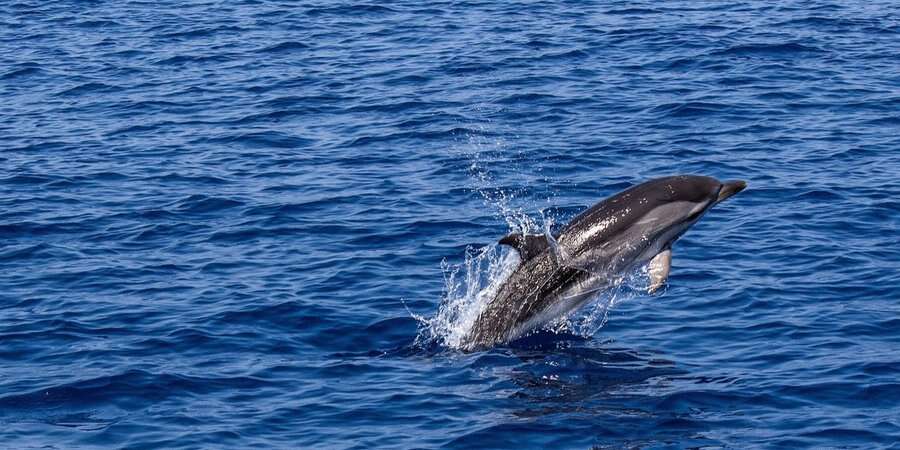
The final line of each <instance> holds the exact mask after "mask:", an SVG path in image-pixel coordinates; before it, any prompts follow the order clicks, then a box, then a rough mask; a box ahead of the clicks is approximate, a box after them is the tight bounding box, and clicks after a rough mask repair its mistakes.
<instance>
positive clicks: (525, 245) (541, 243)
mask: <svg viewBox="0 0 900 450" xmlns="http://www.w3.org/2000/svg"><path fill="white" fill-rule="evenodd" d="M499 243H500V244H503V245H508V246H510V247H512V248H514V249H516V251H518V252H519V256H521V257H522V261H523V262H524V261H528V260H529V259H531V258H534V257H535V256H537V255H538V254H540V253H541V252H543V251H544V250H547V248H548V247H549V246H550V244H549V243H548V242H547V238H546V237H545V236H544V235H542V234H521V233H512V234H509V235H506V236H504V237H503V239H500V242H499Z"/></svg>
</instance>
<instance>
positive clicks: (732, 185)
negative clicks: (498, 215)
mask: <svg viewBox="0 0 900 450" xmlns="http://www.w3.org/2000/svg"><path fill="white" fill-rule="evenodd" d="M745 187H747V183H746V182H744V181H740V180H735V181H726V182H720V181H719V180H716V179H715V178H710V177H704V176H696V175H678V176H671V177H664V178H657V179H654V180H650V181H647V182H645V183H642V184H638V185H636V186H632V187H631V188H629V189H626V190H625V191H622V192H620V193H618V194H616V195H614V196H612V197H610V198H608V199H606V200H603V201H602V202H600V203H597V204H596V205H594V206H592V207H590V208H589V209H587V210H586V211H584V212H583V213H581V214H579V215H578V216H576V217H575V218H574V219H572V221H571V222H569V224H568V225H566V226H565V227H564V228H562V230H560V232H559V233H558V235H556V236H553V235H550V234H549V233H547V234H544V235H522V234H518V233H514V234H510V235H508V236H506V237H504V238H502V239H500V244H504V245H509V246H512V247H514V248H515V249H516V250H518V252H519V256H521V259H522V262H521V264H520V265H519V267H518V268H517V269H516V270H515V271H514V272H513V273H512V274H511V275H510V276H509V278H508V279H506V281H504V283H503V284H502V285H501V286H500V288H499V289H498V291H497V294H496V296H494V298H493V299H492V300H491V301H490V302H489V303H488V304H487V306H486V307H485V309H484V310H483V311H482V312H481V314H480V315H479V316H478V318H477V319H476V320H475V323H474V325H473V326H472V329H471V331H469V333H468V334H467V335H466V336H465V337H464V338H463V341H462V349H463V350H466V351H473V350H478V349H483V348H487V347H492V346H494V345H497V344H502V343H505V342H509V341H511V340H513V339H516V338H518V337H520V336H522V335H524V334H526V333H528V332H530V331H532V330H535V329H537V328H539V327H542V326H544V325H546V324H547V323H549V322H551V321H553V320H554V319H557V318H560V317H564V316H566V315H568V314H570V313H572V312H573V311H575V310H577V309H578V308H580V307H582V306H584V304H585V303H586V302H587V301H588V300H590V299H591V298H592V297H593V296H594V295H595V293H596V292H598V291H600V290H603V289H605V288H607V287H610V286H611V285H612V283H613V282H614V281H615V280H616V279H617V278H620V277H622V276H623V275H624V274H626V273H628V272H629V271H630V270H632V269H634V268H637V267H641V266H643V265H644V264H647V263H648V262H649V267H648V272H649V274H650V287H649V289H648V291H649V292H650V293H653V292H655V291H656V290H657V289H659V288H660V287H661V286H662V285H663V284H664V283H665V281H666V278H667V277H668V276H669V269H670V266H671V262H672V244H674V243H675V241H676V240H678V238H679V237H681V235H682V234H684V232H685V231H687V230H688V228H690V227H691V226H692V225H693V224H695V223H696V222H697V221H698V220H700V217H702V216H703V214H705V213H706V212H707V211H709V209H710V208H712V206H713V205H715V204H717V203H720V202H722V201H724V200H725V199H727V198H729V197H731V196H733V195H734V194H737V193H738V192H740V191H742V190H744V188H745Z"/></svg>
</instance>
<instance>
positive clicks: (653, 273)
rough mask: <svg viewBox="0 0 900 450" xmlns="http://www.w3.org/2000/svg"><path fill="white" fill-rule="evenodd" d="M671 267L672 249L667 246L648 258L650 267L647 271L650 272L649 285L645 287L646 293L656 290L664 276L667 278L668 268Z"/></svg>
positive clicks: (661, 283)
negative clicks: (651, 257)
mask: <svg viewBox="0 0 900 450" xmlns="http://www.w3.org/2000/svg"><path fill="white" fill-rule="evenodd" d="M671 269H672V249H671V248H667V249H665V250H663V251H661V252H659V254H658V255H656V256H654V257H653V259H651V260H650V267H649V268H648V270H647V272H649V273H650V287H649V288H648V289H647V293H648V294H652V293H654V292H656V291H657V290H658V289H659V288H661V287H662V285H663V284H665V283H666V278H669V270H671Z"/></svg>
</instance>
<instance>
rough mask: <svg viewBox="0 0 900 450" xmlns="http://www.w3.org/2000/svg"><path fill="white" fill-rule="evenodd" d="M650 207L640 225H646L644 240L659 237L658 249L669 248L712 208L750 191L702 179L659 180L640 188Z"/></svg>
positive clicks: (740, 185) (735, 182)
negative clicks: (649, 237) (736, 195)
mask: <svg viewBox="0 0 900 450" xmlns="http://www.w3.org/2000/svg"><path fill="white" fill-rule="evenodd" d="M639 187H643V188H644V189H641V191H642V192H641V195H642V200H643V201H644V202H645V204H646V205H647V207H646V208H644V209H643V212H644V215H643V217H641V219H639V220H638V221H637V224H646V225H647V227H646V229H645V230H644V234H645V236H656V237H657V239H658V240H659V243H658V245H657V247H658V246H660V245H661V246H662V248H666V247H670V246H671V245H672V243H674V242H675V241H676V240H677V239H678V238H679V237H681V235H682V234H684V232H685V231H687V230H688V229H689V228H690V227H691V226H692V225H694V224H695V223H696V222H697V221H698V220H700V218H701V217H703V215H704V214H706V212H707V211H709V210H710V209H711V208H712V207H713V206H715V205H717V204H719V203H721V202H723V201H725V200H727V199H728V198H731V197H732V196H734V195H735V194H737V193H738V192H741V191H742V190H744V188H746V187H747V183H746V182H745V181H742V180H730V181H719V180H717V179H715V178H712V177H705V176H699V175H678V176H673V177H665V178H658V179H656V180H652V181H649V182H647V183H644V184H642V185H640V186H639Z"/></svg>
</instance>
